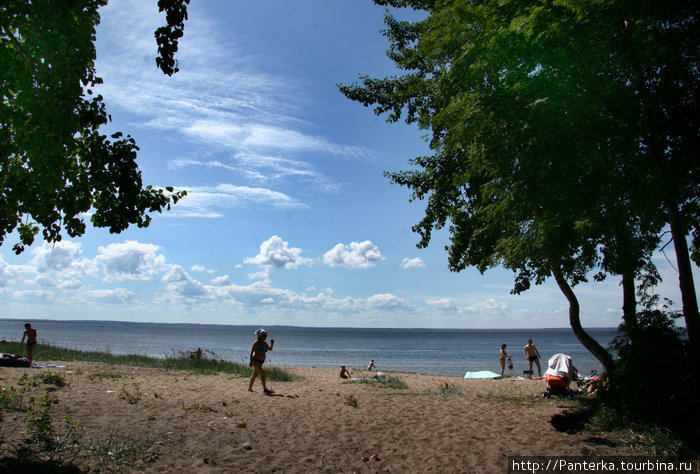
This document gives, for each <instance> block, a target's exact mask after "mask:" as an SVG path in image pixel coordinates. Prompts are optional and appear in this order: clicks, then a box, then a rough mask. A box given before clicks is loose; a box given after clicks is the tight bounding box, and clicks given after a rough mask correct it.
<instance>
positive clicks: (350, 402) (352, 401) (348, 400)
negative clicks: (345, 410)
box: [343, 394, 357, 408]
mask: <svg viewBox="0 0 700 474" xmlns="http://www.w3.org/2000/svg"><path fill="white" fill-rule="evenodd" d="M343 403H345V404H346V405H347V406H349V407H353V408H357V398H355V395H352V394H350V395H343Z"/></svg>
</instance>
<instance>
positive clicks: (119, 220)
mask: <svg viewBox="0 0 700 474" xmlns="http://www.w3.org/2000/svg"><path fill="white" fill-rule="evenodd" d="M188 1H189V0H185V1H180V2H176V1H172V0H169V1H166V0H160V1H159V6H160V7H161V11H164V10H165V11H166V13H167V21H168V23H169V25H168V26H167V27H163V28H161V29H159V30H158V32H157V36H158V38H159V52H160V56H159V58H158V59H159V62H158V64H159V66H160V67H162V68H163V71H164V72H165V73H169V74H172V73H173V72H175V71H176V70H177V68H176V67H175V61H174V59H173V55H174V53H175V51H177V38H179V37H180V36H181V35H182V28H181V26H182V23H183V21H184V19H185V18H186V9H184V7H183V5H184V4H186V3H188ZM106 4H107V0H75V1H70V2H55V1H51V0H6V1H4V2H2V3H0V71H2V74H1V75H0V97H1V98H2V101H1V102H0V244H2V243H4V241H5V239H6V237H7V235H8V234H9V233H11V232H12V231H14V230H17V231H18V234H19V242H18V243H17V244H16V245H15V246H14V247H13V248H14V250H15V252H16V253H20V252H22V251H23V250H24V248H25V245H31V244H32V242H33V241H34V238H35V236H36V234H37V233H38V232H39V230H41V231H42V236H43V238H44V240H46V241H48V242H56V241H60V240H61V239H62V232H63V231H65V233H66V234H68V235H69V236H71V237H76V236H80V235H82V234H83V233H84V232H85V222H84V220H83V217H81V216H83V215H85V213H88V212H91V217H90V220H91V221H92V223H93V224H94V225H95V226H98V227H108V228H109V230H110V232H112V233H118V232H121V231H123V230H124V229H126V228H127V227H128V226H129V225H131V224H136V225H137V226H139V227H146V226H148V225H149V223H150V221H151V217H150V216H149V215H148V213H152V212H162V211H163V210H164V209H170V206H171V203H172V204H174V203H177V201H178V200H179V199H180V198H182V197H183V196H185V195H186V192H185V191H179V192H174V191H173V188H170V187H167V188H165V189H156V188H154V187H152V186H145V187H144V185H143V183H142V178H141V173H140V171H139V170H138V166H137V164H136V156H137V151H138V147H137V146H136V143H135V142H134V140H133V139H132V138H131V137H129V136H126V137H125V136H124V135H123V134H122V133H115V134H113V135H111V136H110V137H107V136H105V135H103V134H102V133H100V127H101V126H103V125H105V124H106V123H107V122H108V121H109V120H110V117H109V115H108V114H107V112H106V109H105V106H104V103H103V102H102V100H103V98H102V97H101V96H100V95H95V93H94V92H93V88H94V87H95V86H96V85H97V84H100V83H102V80H101V79H100V78H99V77H97V75H96V74H95V66H94V61H95V46H94V41H95V35H96V32H95V28H96V26H97V24H98V23H99V21H100V16H99V13H98V9H99V7H101V6H104V5H106ZM172 12H175V13H172ZM178 12H179V13H178ZM183 12H184V13H183ZM158 33H159V35H158Z"/></svg>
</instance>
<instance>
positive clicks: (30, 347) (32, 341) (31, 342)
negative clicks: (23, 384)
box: [19, 323, 36, 367]
mask: <svg viewBox="0 0 700 474" xmlns="http://www.w3.org/2000/svg"><path fill="white" fill-rule="evenodd" d="M24 329H25V331H24V334H22V342H20V343H19V347H20V348H21V347H22V344H24V338H25V337H26V338H27V359H29V366H30V367H31V366H32V361H33V360H34V348H36V329H34V328H33V327H32V325H31V324H29V323H27V324H25V325H24Z"/></svg>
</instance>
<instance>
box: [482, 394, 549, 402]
mask: <svg viewBox="0 0 700 474" xmlns="http://www.w3.org/2000/svg"><path fill="white" fill-rule="evenodd" d="M476 399H477V400H493V401H501V402H515V403H519V404H521V405H547V404H550V403H551V402H552V401H551V399H547V398H542V397H541V396H540V395H537V394H535V393H520V392H509V393H480V394H478V395H477V396H476Z"/></svg>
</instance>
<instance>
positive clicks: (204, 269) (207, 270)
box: [190, 265, 216, 273]
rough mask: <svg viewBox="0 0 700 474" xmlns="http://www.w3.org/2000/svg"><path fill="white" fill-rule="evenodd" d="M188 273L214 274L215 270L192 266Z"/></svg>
mask: <svg viewBox="0 0 700 474" xmlns="http://www.w3.org/2000/svg"><path fill="white" fill-rule="evenodd" d="M190 271H193V272H203V273H216V270H212V269H210V268H207V267H204V266H202V265H192V266H191V267H190Z"/></svg>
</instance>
